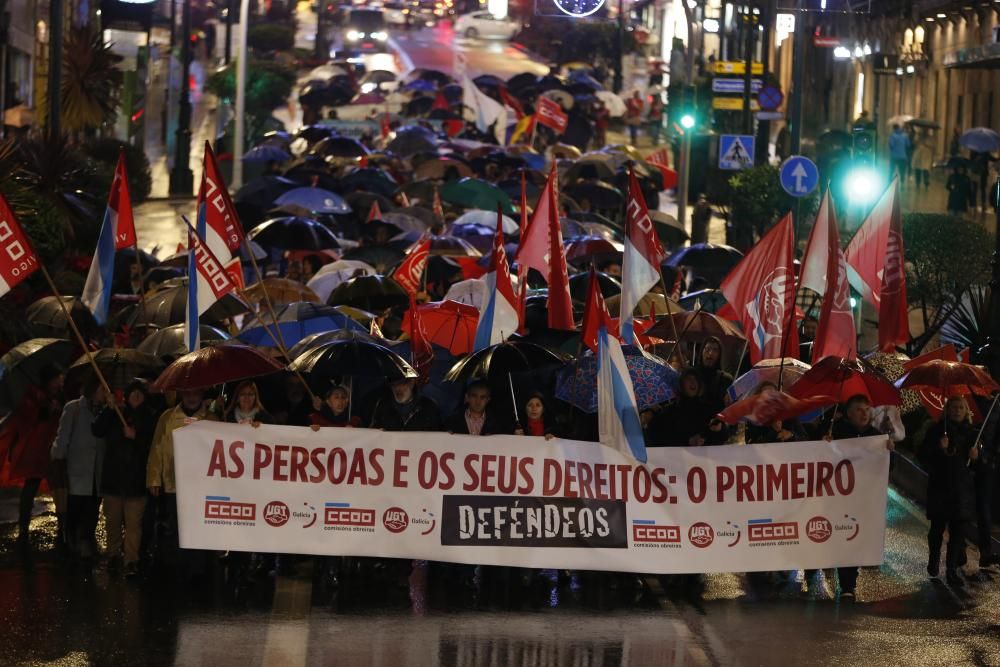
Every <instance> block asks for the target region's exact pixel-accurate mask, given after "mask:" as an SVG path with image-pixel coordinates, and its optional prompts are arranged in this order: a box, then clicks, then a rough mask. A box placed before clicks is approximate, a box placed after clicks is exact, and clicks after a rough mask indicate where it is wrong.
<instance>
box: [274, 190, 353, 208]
mask: <svg viewBox="0 0 1000 667" xmlns="http://www.w3.org/2000/svg"><path fill="white" fill-rule="evenodd" d="M274 203H275V205H276V206H285V205H286V204H291V205H293V206H301V207H302V208H304V209H306V210H308V211H312V212H313V213H326V214H345V213H351V211H352V209H351V207H350V205H348V203H347V202H346V201H345V200H344V198H343V197H341V196H340V195H338V194H335V193H333V192H330V191H329V190H324V189H323V188H295V189H294V190H289V191H288V192H286V193H285V194H283V195H281V196H280V197H278V198H277V199H275V200H274Z"/></svg>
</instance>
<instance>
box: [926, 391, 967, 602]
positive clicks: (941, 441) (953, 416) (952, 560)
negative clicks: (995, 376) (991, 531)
mask: <svg viewBox="0 0 1000 667" xmlns="http://www.w3.org/2000/svg"><path fill="white" fill-rule="evenodd" d="M976 433H977V431H976V428H975V427H974V426H973V425H972V413H971V412H970V411H969V406H968V404H967V403H966V402H965V398H963V397H961V396H953V397H951V398H949V399H948V402H947V403H946V404H945V408H944V414H943V416H942V417H941V421H939V422H938V423H937V424H936V425H935V426H933V427H932V428H931V429H930V430H929V431H927V435H926V436H925V437H924V442H923V447H922V448H921V451H920V460H921V462H922V463H923V464H924V466H925V467H926V468H927V518H928V519H930V521H931V527H930V531H929V532H928V534H927V547H928V549H929V551H930V555H929V558H928V560H927V573H928V574H929V575H930V576H931V577H932V578H936V577H938V575H939V573H940V567H941V544H942V542H943V541H944V531H945V528H947V529H948V550H947V554H946V556H945V572H946V576H947V580H948V583H949V584H952V585H954V586H962V585H963V584H964V582H963V580H962V578H961V577H960V576H959V568H960V567H961V566H962V565H963V563H964V561H965V525H966V523H967V522H968V521H969V520H970V519H971V518H972V517H973V515H974V513H975V485H974V481H973V476H972V468H970V467H969V461H970V460H972V461H975V460H976V459H978V458H979V449H978V448H977V447H976Z"/></svg>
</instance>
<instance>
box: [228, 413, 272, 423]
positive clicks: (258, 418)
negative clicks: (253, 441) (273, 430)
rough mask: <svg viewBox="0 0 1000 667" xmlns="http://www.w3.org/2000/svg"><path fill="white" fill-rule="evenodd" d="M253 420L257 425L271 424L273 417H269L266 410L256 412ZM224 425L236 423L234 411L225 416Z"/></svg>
mask: <svg viewBox="0 0 1000 667" xmlns="http://www.w3.org/2000/svg"><path fill="white" fill-rule="evenodd" d="M253 420H254V421H255V422H257V423H258V424H273V423H274V417H272V416H271V415H270V413H268V412H267V411H266V410H258V411H257V414H255V415H254V416H253ZM226 423H228V424H237V423H239V422H237V421H236V410H230V411H229V414H227V415H226Z"/></svg>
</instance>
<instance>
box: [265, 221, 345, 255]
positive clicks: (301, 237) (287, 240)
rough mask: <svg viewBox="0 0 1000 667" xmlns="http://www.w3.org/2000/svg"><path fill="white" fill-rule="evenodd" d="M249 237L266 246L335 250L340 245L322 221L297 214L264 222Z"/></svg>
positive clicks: (286, 248)
mask: <svg viewBox="0 0 1000 667" xmlns="http://www.w3.org/2000/svg"><path fill="white" fill-rule="evenodd" d="M248 237H249V238H250V240H252V241H256V242H257V243H259V244H261V245H262V246H264V247H265V248H282V249H285V250H335V249H337V248H339V247H340V243H338V242H337V237H336V236H334V234H333V232H331V231H330V230H329V229H327V228H326V227H324V226H323V224H322V223H319V222H316V221H315V220H310V219H309V218H300V217H297V216H289V217H287V218H274V219H273V220H267V221H265V222H262V223H261V224H260V225H259V226H257V227H255V228H254V230H253V231H251V232H250V234H249V235H248Z"/></svg>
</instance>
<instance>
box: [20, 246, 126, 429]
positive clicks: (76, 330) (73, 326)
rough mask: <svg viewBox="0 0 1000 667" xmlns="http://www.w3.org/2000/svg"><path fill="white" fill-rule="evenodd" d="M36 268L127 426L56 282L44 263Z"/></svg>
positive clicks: (112, 406)
mask: <svg viewBox="0 0 1000 667" xmlns="http://www.w3.org/2000/svg"><path fill="white" fill-rule="evenodd" d="M38 268H39V269H41V270H42V275H43V276H45V282H47V283H48V284H49V289H50V290H52V294H54V295H55V297H56V302H58V303H59V308H60V309H62V312H63V315H64V316H65V317H66V321H67V322H68V323H69V327H70V329H72V330H73V334H74V335H75V336H76V340H77V342H78V343H80V347H82V348H83V353H84V354H85V355H86V357H87V361H88V362H89V363H90V367H91V368H93V369H94V373H96V374H97V379H98V380H99V381H100V383H101V387H103V388H104V391H106V392H107V393H108V402H109V403H110V404H111V409H112V410H114V411H115V414H116V415H118V420H119V421H121V423H122V426H123V427H126V426H128V422H126V421H125V416H124V415H123V414H122V411H121V409H120V408H119V407H118V403H116V402H115V395H114V392H112V391H111V387H110V386H108V381H107V380H106V379H105V378H104V373H102V372H101V369H100V367H98V365H97V362H96V361H94V355H93V354H91V352H90V348H89V347H88V346H87V342H86V341H85V340H84V339H83V334H81V333H80V329H79V328H77V326H76V322H74V321H73V318H72V317H70V313H69V309H68V308H66V304H65V303H63V299H62V295H60V294H59V290H58V289H56V284H55V282H53V280H52V276H51V275H49V270H48V269H46V268H45V264H43V263H42V262H39V263H38Z"/></svg>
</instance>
